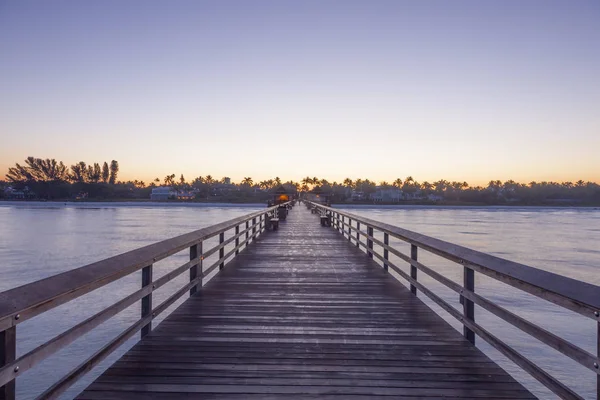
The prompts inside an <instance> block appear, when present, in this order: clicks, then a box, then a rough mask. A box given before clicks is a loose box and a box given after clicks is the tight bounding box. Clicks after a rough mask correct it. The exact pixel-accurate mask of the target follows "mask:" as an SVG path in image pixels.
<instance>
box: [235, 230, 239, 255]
mask: <svg viewBox="0 0 600 400" xmlns="http://www.w3.org/2000/svg"><path fill="white" fill-rule="evenodd" d="M239 234H240V226H239V225H236V226H235V236H237V235H239ZM239 245H240V238H239V237H236V238H235V248H236V249H237V250H236V251H235V255H236V256H237V255H238V254H240V249H238V248H237V247H238V246H239Z"/></svg>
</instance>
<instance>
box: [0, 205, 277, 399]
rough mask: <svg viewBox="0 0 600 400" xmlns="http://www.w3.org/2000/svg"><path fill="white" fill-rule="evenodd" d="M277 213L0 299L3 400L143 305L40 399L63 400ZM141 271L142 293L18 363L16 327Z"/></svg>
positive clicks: (87, 268)
mask: <svg viewBox="0 0 600 400" xmlns="http://www.w3.org/2000/svg"><path fill="white" fill-rule="evenodd" d="M276 210H277V206H275V207H270V208H266V209H264V210H261V211H258V212H254V213H252V214H248V215H245V216H242V217H239V218H235V219H232V220H229V221H226V222H222V223H220V224H217V225H213V226H210V227H207V228H203V229H200V230H197V231H194V232H191V233H187V234H184V235H181V236H177V237H174V238H172V239H168V240H164V241H162V242H159V243H155V244H152V245H149V246H146V247H142V248H139V249H136V250H133V251H129V252H127V253H123V254H120V255H118V256H115V257H112V258H108V259H106V260H102V261H99V262H96V263H93V264H90V265H86V266H84V267H81V268H77V269H74V270H71V271H68V272H64V273H62V274H58V275H55V276H52V277H49V278H47V279H43V280H40V281H37V282H33V283H30V284H27V285H24V286H20V287H17V288H15V289H11V290H8V291H6V292H3V293H0V400H13V399H14V398H15V379H16V378H17V377H18V376H19V375H21V374H22V373H24V372H25V371H27V370H29V369H31V368H32V367H33V366H35V365H36V364H38V363H39V362H41V361H42V360H44V359H45V358H47V357H48V356H50V355H52V354H54V353H56V352H57V351H59V350H60V349H62V348H64V347H65V346H67V345H69V344H70V343H72V342H73V341H75V340H76V339H78V338H80V337H81V336H83V335H85V334H86V333H88V332H90V331H91V330H93V329H94V328H95V327H97V326H98V325H100V324H102V323H103V322H105V321H107V320H108V319H109V318H111V317H113V316H114V315H116V314H118V313H119V312H121V311H123V310H125V309H126V308H127V307H129V306H131V305H132V304H134V303H135V302H138V301H140V300H141V317H140V319H139V320H138V321H137V322H135V323H134V324H133V325H131V326H130V327H129V328H127V329H126V330H125V331H123V332H122V333H121V334H120V335H118V336H117V337H116V338H114V339H113V340H112V341H110V342H109V343H108V344H106V345H105V346H104V347H102V348H101V349H100V350H98V351H97V352H95V353H94V354H93V355H91V356H90V357H89V358H88V359H86V360H85V361H84V362H83V363H81V364H80V365H79V366H77V367H76V368H75V369H73V370H72V371H70V372H69V373H68V374H67V375H66V376H64V377H63V378H62V379H60V380H59V381H58V382H56V383H55V384H54V385H52V386H51V387H50V388H48V389H47V390H46V391H45V392H44V393H42V394H41V395H39V397H38V398H39V399H48V398H56V397H57V396H59V395H60V394H61V393H63V392H64V391H65V390H67V389H68V388H69V386H71V385H72V384H73V383H75V382H76V381H77V380H78V379H79V378H80V377H81V376H83V375H84V374H86V373H87V372H89V371H90V370H91V369H92V368H93V367H94V366H96V365H97V364H98V363H99V362H100V361H102V360H103V359H104V358H106V357H107V356H108V355H109V354H110V353H112V352H113V351H114V350H116V349H117V348H118V347H119V346H120V345H122V344H123V343H124V342H125V341H126V340H128V339H129V338H130V337H132V336H133V335H134V334H135V333H136V332H138V331H141V337H144V336H146V335H147V334H148V333H149V332H150V330H151V329H152V320H153V319H155V318H156V317H157V316H158V315H159V314H160V313H162V312H163V311H164V310H165V309H167V308H168V307H169V306H170V305H172V304H173V303H174V302H175V301H177V300H178V299H179V298H181V297H182V296H183V295H184V294H186V293H188V292H189V294H190V295H193V294H194V293H195V292H196V291H197V290H198V287H202V280H203V279H204V278H206V277H207V276H208V275H209V274H211V273H212V272H214V271H215V270H216V268H219V269H222V268H223V267H224V266H225V262H226V260H228V259H229V258H230V257H235V256H236V255H237V254H238V253H239V251H240V250H241V249H242V248H244V247H246V246H248V244H249V243H250V242H252V241H253V240H254V239H255V238H256V237H257V236H259V235H260V234H261V233H262V232H264V231H265V229H266V228H267V226H266V221H268V219H269V218H270V217H272V216H273V214H274V213H275V212H276ZM240 226H242V230H240ZM231 230H234V232H233V233H232V236H231V237H229V238H228V239H225V233H226V232H228V231H231ZM217 235H218V236H219V244H218V245H216V246H214V247H212V248H211V249H207V250H204V249H203V246H202V244H203V242H204V241H206V240H207V239H210V238H213V237H216V236H217ZM232 243H235V244H234V245H233V246H234V247H233V248H232V249H231V250H230V251H228V252H227V253H225V248H226V246H227V245H229V244H232ZM186 248H189V261H188V262H186V263H185V264H183V265H181V266H180V267H177V268H175V269H173V270H172V271H170V272H169V273H167V274H166V275H164V276H162V277H160V278H158V279H156V280H153V278H152V266H153V264H154V263H156V262H157V261H159V260H162V259H165V258H167V257H169V256H171V255H173V254H176V253H178V252H181V251H182V250H185V249H186ZM216 252H219V259H218V260H217V261H216V262H214V263H213V264H212V265H210V266H209V267H208V268H204V266H203V260H205V259H206V258H207V257H209V256H211V255H212V254H215V253H216ZM139 270H142V285H141V286H142V287H141V289H140V290H138V291H136V292H134V293H132V294H130V295H129V296H127V297H125V298H124V299H122V300H120V301H118V302H116V303H114V304H113V305H111V306H109V307H107V308H105V309H104V310H102V311H100V312H98V313H96V314H95V315H93V316H91V317H89V318H88V319H86V320H85V321H83V322H81V323H79V324H77V325H75V326H74V327H72V328H70V329H68V330H67V331H65V332H63V333H61V334H60V335H58V336H56V337H54V338H52V339H50V340H48V341H47V342H46V343H44V344H42V345H41V346H38V347H37V348H35V349H33V350H31V351H30V352H28V353H26V354H24V355H23V356H21V357H19V358H17V359H16V357H15V355H16V343H17V325H19V324H20V323H22V322H24V321H27V320H28V319H30V318H33V317H35V316H36V315H39V314H41V313H44V312H46V311H48V310H51V309H53V308H55V307H57V306H60V305H61V304H64V303H66V302H69V301H72V300H74V299H76V298H78V297H80V296H82V295H84V294H86V293H89V292H91V291H94V290H96V289H98V288H101V287H103V286H105V285H107V284H109V283H111V282H114V281H116V280H118V279H121V278H123V277H125V276H127V275H130V274H132V273H134V272H137V271H139ZM187 271H189V283H188V284H186V285H185V286H183V287H182V288H180V289H179V290H177V291H176V292H175V293H173V294H172V295H171V296H170V297H168V298H167V299H166V300H165V301H164V302H162V303H161V304H159V305H158V306H154V305H153V304H152V293H153V292H154V291H156V290H157V289H159V288H160V287H161V286H163V285H165V284H166V283H167V282H169V281H171V280H173V279H174V278H176V277H177V276H180V275H181V274H183V273H185V272H187Z"/></svg>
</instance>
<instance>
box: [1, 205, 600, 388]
mask: <svg viewBox="0 0 600 400" xmlns="http://www.w3.org/2000/svg"><path fill="white" fill-rule="evenodd" d="M305 195H307V196H309V195H311V194H305ZM312 196H313V199H318V197H317V194H312ZM304 204H305V205H306V208H305V207H304V206H302V205H301V206H299V207H294V208H292V209H291V210H289V213H288V212H287V210H288V208H291V207H292V205H293V202H288V203H284V204H279V205H275V206H270V207H267V208H261V209H259V210H257V211H255V212H251V213H249V214H246V215H243V216H240V217H237V218H234V219H231V220H228V221H224V222H221V223H218V224H216V225H212V226H208V227H205V228H202V229H198V230H196V231H193V232H189V233H186V234H183V235H180V236H176V237H172V238H169V239H166V240H163V241H161V242H158V243H154V244H150V245H147V246H144V247H140V248H137V249H134V250H131V251H128V252H126V253H123V254H119V255H115V256H113V257H110V258H107V259H104V260H99V261H97V262H94V263H92V264H89V265H85V266H82V267H79V268H75V269H71V270H68V271H66V272H63V273H61V274H57V275H54V276H51V277H48V278H45V279H41V280H39V281H36V282H32V283H28V284H26V285H23V286H20V287H16V288H13V289H10V290H7V291H5V292H2V293H0V400H15V399H16V387H17V385H19V384H22V383H19V380H20V379H21V377H22V375H23V374H24V373H26V372H27V371H30V370H32V369H33V368H36V367H39V368H41V367H43V365H44V364H41V365H40V363H42V362H43V361H44V360H49V359H50V357H52V356H53V355H55V354H56V353H58V352H59V351H61V350H63V349H65V348H67V347H68V346H69V345H70V344H71V343H73V342H74V341H76V340H84V339H82V338H84V337H85V335H86V334H87V333H89V332H92V331H93V330H94V329H96V328H97V327H98V326H100V325H101V324H105V323H110V322H111V321H109V320H110V319H112V318H113V317H115V316H116V315H118V314H119V313H121V312H122V311H124V310H126V309H128V308H130V307H132V306H133V307H136V306H137V307H139V308H140V317H139V319H137V321H135V322H134V323H132V324H131V325H130V326H129V327H128V328H126V329H125V330H123V331H120V333H119V334H118V335H117V336H116V337H107V338H106V343H105V344H104V346H103V347H101V348H100V349H97V350H95V351H94V352H93V353H92V354H91V355H90V354H77V355H76V356H77V360H74V363H75V362H78V363H79V364H78V365H76V366H75V367H74V368H72V369H71V370H70V371H69V372H68V373H67V374H66V375H63V376H62V377H61V378H60V379H59V380H57V381H56V382H54V383H53V384H51V385H50V386H49V387H47V388H46V389H42V390H43V392H42V393H40V394H39V395H38V397H37V398H36V399H37V400H46V399H57V398H59V397H60V396H61V395H63V394H65V392H66V391H67V390H68V389H69V388H70V387H71V386H72V385H73V384H74V383H75V382H77V381H78V380H80V379H81V378H82V377H84V376H85V375H86V374H87V373H88V372H90V371H92V370H93V369H94V368H96V367H97V366H99V365H100V364H101V363H102V361H103V360H105V359H106V357H108V356H109V355H110V354H112V353H113V352H114V351H115V350H117V349H119V348H120V347H121V346H122V345H123V344H124V343H126V342H128V341H129V340H130V339H131V338H132V337H134V336H136V335H139V337H140V340H139V341H138V342H137V343H136V344H135V345H134V346H133V347H132V348H131V349H130V350H129V351H127V352H126V353H125V354H124V355H123V356H122V357H121V358H120V359H119V360H117V361H116V362H115V363H114V364H112V365H111V366H110V367H109V368H108V369H107V370H106V371H104V373H102V374H101V375H100V376H99V377H98V378H97V379H96V380H95V381H93V382H92V383H90V384H88V386H87V388H86V389H85V390H84V391H83V392H81V393H79V394H78V395H77V398H79V399H87V400H98V399H111V400H119V399H121V400H124V399H159V400H161V399H163V400H167V399H168V400H177V399H249V400H253V399H267V400H269V399H284V400H294V399H340V400H342V399H344V400H346V399H349V400H356V399H384V398H386V399H391V398H393V399H403V400H407V399H484V398H485V399H526V398H527V399H529V398H535V397H534V395H533V394H532V393H530V392H529V391H528V390H526V389H525V388H524V387H523V386H522V385H521V384H520V383H518V382H517V381H515V379H513V377H511V376H510V375H509V374H508V373H507V372H505V371H504V370H503V369H502V368H500V367H499V366H498V365H497V364H496V363H494V362H493V361H491V360H490V359H489V358H488V357H487V356H486V355H484V354H483V353H482V352H481V351H480V350H478V349H477V348H476V347H475V345H474V344H475V342H476V340H482V341H485V342H486V343H487V344H489V345H490V346H492V347H493V348H494V349H495V350H496V351H498V352H499V353H500V354H502V355H504V356H505V357H506V358H507V359H508V360H510V361H512V362H513V363H514V364H515V365H516V366H518V367H519V368H520V370H522V371H524V372H525V373H527V374H528V376H524V378H526V379H528V380H527V381H525V382H526V384H527V385H529V383H528V382H532V380H531V379H530V378H533V379H535V380H537V382H539V383H540V385H539V386H537V387H536V386H531V387H530V389H531V390H535V394H536V395H537V396H539V397H541V398H544V399H546V398H550V396H551V393H550V392H552V393H554V394H555V395H556V396H557V397H559V398H561V399H569V400H570V399H584V398H585V399H592V398H594V397H595V398H597V399H599V400H600V287H599V286H596V285H593V284H590V283H587V282H582V281H578V280H575V279H572V278H568V277H565V276H561V275H559V274H555V273H552V272H548V271H544V270H541V269H538V268H534V267H531V266H528V265H524V264H519V263H516V262H513V261H510V260H507V259H503V258H500V257H496V256H493V255H491V254H486V253H482V252H479V251H477V250H473V249H469V248H466V247H463V246H460V245H457V244H455V243H451V242H446V241H442V240H439V239H436V238H433V237H429V236H426V235H423V234H420V233H417V232H412V231H409V230H406V229H403V228H401V227H398V226H394V225H390V224H387V223H385V222H382V221H376V220H372V219H369V218H365V217H363V216H361V215H357V214H354V213H350V212H347V211H344V210H340V209H336V208H332V207H328V206H326V205H323V204H320V203H317V202H310V201H305V202H304ZM286 216H287V218H286ZM277 227H278V229H277ZM390 239H391V241H390ZM408 249H410V251H409V252H407V253H406V254H405V253H404V252H403V251H406V250H408ZM79 250H81V249H79ZM534 250H535V249H532V251H534ZM184 255H185V259H186V261H185V262H184V263H183V264H182V265H179V263H181V262H182V261H181V260H182V259H183V258H184V257H182V256H184ZM188 255H189V258H187V256H188ZM431 256H434V258H435V257H438V258H436V260H437V261H435V263H436V265H438V264H437V262H438V261H442V262H445V263H451V264H453V266H454V267H456V268H459V271H460V270H462V278H463V279H462V282H459V281H457V280H456V278H455V277H456V274H453V277H454V279H451V278H450V277H448V276H445V275H444V273H443V272H442V270H440V269H438V268H434V267H431V266H428V265H426V263H429V262H430V261H429V260H430V259H431ZM169 257H173V258H171V259H170V260H171V261H176V262H175V265H179V266H177V267H169V270H168V272H167V273H164V270H160V269H157V271H159V274H160V276H154V274H153V271H154V269H155V267H157V266H158V267H159V268H161V267H162V265H161V264H157V263H159V262H161V261H162V260H165V259H168V258H169ZM170 265H173V264H170ZM392 272H393V273H392ZM457 272H458V271H457ZM422 274H424V275H426V276H427V278H426V279H423V277H422ZM476 275H479V276H485V277H486V279H494V280H496V281H498V282H501V283H502V284H503V285H507V286H509V287H511V290H518V291H520V292H522V293H521V294H523V293H524V294H526V296H535V298H536V299H541V300H543V301H546V302H549V303H552V304H554V305H555V306H560V307H562V309H564V310H567V311H569V312H571V313H575V314H577V315H578V316H581V317H583V318H585V319H586V320H585V321H586V322H589V321H591V322H592V324H593V325H592V326H597V330H596V329H594V330H592V331H591V332H588V331H586V332H588V333H591V334H592V335H594V336H595V337H594V338H590V337H583V336H581V335H579V336H577V342H579V343H574V342H573V341H570V340H568V339H566V338H564V337H561V336H559V335H557V334H556V333H553V332H551V331H549V330H547V329H545V328H544V327H543V326H539V325H536V323H535V321H531V320H530V319H528V318H527V317H526V316H527V315H528V311H530V310H527V309H522V310H521V309H520V310H514V309H513V310H509V309H507V308H506V306H505V304H506V302H505V301H501V302H498V301H494V299H497V298H498V295H499V294H498V293H486V290H485V289H477V288H476V279H475V278H476ZM125 277H129V278H131V277H135V278H136V279H140V280H141V282H140V283H141V285H140V286H138V287H137V288H135V289H133V292H132V293H130V294H128V295H125V294H123V296H125V297H121V298H115V299H114V300H113V299H109V300H110V301H114V303H109V304H110V305H107V306H105V307H104V308H102V309H101V310H100V311H96V312H95V314H93V315H88V314H86V315H85V317H86V319H85V320H83V321H81V322H76V323H75V325H74V326H72V327H70V328H68V329H67V330H65V331H63V332H61V333H60V334H58V335H55V336H52V335H49V334H48V333H47V332H46V331H45V330H40V332H39V336H42V339H43V340H41V341H40V343H42V344H40V345H39V346H38V347H36V348H34V349H31V350H29V351H28V352H26V353H24V354H19V353H18V352H17V342H18V339H19V338H21V337H27V338H28V337H29V336H27V334H25V335H23V334H19V332H20V331H19V330H18V328H19V325H20V324H21V323H23V322H26V321H28V320H30V319H32V318H35V317H36V316H38V315H41V314H44V313H45V312H47V311H49V310H53V309H55V308H57V307H59V306H61V305H63V304H66V303H68V302H77V301H80V300H79V298H81V297H82V296H84V295H86V294H88V293H91V292H93V291H95V290H97V289H100V288H103V287H106V286H107V285H109V284H111V283H116V282H117V281H119V280H120V279H122V278H125ZM396 278H398V279H400V280H401V281H399V280H397V279H396ZM431 279H433V280H435V281H436V282H437V283H439V284H441V285H443V286H444V287H445V288H446V290H450V291H452V292H453V293H455V294H456V297H454V296H451V297H447V296H444V297H442V296H440V295H439V294H438V293H436V292H437V291H439V288H440V285H431V284H430V283H431ZM169 282H171V283H173V285H167V284H168V283H169ZM401 282H402V283H406V286H404V285H403V284H402V283H401ZM175 283H177V284H175ZM177 288H178V289H177ZM476 289H477V290H476ZM158 290H162V292H159V293H158V294H161V296H154V303H153V294H154V293H155V292H156V291H158ZM165 294H166V296H168V297H166V299H165ZM417 294H418V296H417ZM490 294H493V296H490ZM425 296H426V297H427V298H428V299H429V300H431V301H432V302H433V303H435V304H436V305H437V306H439V309H438V310H442V312H444V313H445V314H444V316H451V317H453V318H455V319H456V320H457V321H458V322H459V323H460V325H462V328H463V329H462V330H463V331H462V332H458V331H457V330H456V329H454V328H453V327H451V326H450V325H449V324H448V323H447V322H446V321H445V320H444V319H443V318H442V317H440V316H439V315H438V314H436V312H434V311H433V310H432V309H431V308H429V307H428V306H427V305H426V304H425V303H424V302H423V301H422V300H421V297H425ZM158 299H160V300H161V302H160V303H159V304H156V303H157V300H158ZM182 299H185V300H184V301H183V302H181V303H177V302H178V301H179V300H182ZM445 299H448V300H445ZM456 299H460V305H459V307H457V304H452V303H455V302H456ZM107 303H108V302H107ZM174 304H180V305H179V307H177V308H176V309H175V310H174V311H173V312H172V313H171V314H170V315H168V316H167V317H166V318H165V319H164V320H163V321H162V322H161V323H160V324H158V325H155V326H154V327H153V326H152V323H153V320H155V319H156V318H157V317H159V316H160V314H161V313H164V312H165V311H166V310H170V307H171V306H173V305H174ZM524 304H525V303H524ZM476 305H477V307H478V310H485V312H487V313H491V314H493V315H494V316H496V317H497V318H499V319H501V320H503V321H504V322H505V323H508V324H509V325H510V326H511V327H513V328H516V329H518V330H520V331H521V333H524V334H526V335H528V336H527V337H529V338H530V339H531V340H535V341H538V342H539V343H541V344H543V345H545V346H547V348H549V349H552V350H554V351H556V360H554V359H553V360H552V363H553V368H552V370H550V368H547V367H546V368H545V365H547V364H541V365H540V364H537V363H536V362H535V360H532V359H534V358H536V357H534V356H535V354H532V353H531V352H520V351H519V350H518V349H516V348H514V347H513V346H511V345H510V344H509V342H507V341H505V339H506V338H503V337H500V336H499V335H498V329H497V327H495V326H486V327H484V326H482V325H481V324H480V323H479V322H478V321H477V318H476V313H475V311H477V310H476V309H475V306H476ZM522 307H523V308H525V307H527V306H526V305H523V306H522ZM461 308H462V309H461ZM478 312H479V311H478ZM89 314H92V311H90V312H89ZM78 320H80V319H78ZM51 322H52V321H50V323H51ZM153 328H154V329H153ZM577 329H579V328H577ZM581 332H584V331H583V330H581ZM44 335H45V336H46V337H44ZM574 337H575V336H574ZM571 339H572V338H571ZM590 339H592V341H593V340H596V343H597V346H595V347H596V348H595V349H594V348H593V346H592V347H591V346H589V343H590ZM565 359H570V361H569V360H567V361H569V363H570V364H567V363H563V362H564V361H565ZM572 361H575V362H576V363H577V364H578V365H579V366H581V367H583V368H581V369H580V371H581V373H582V376H584V375H583V374H584V373H585V374H587V375H585V376H586V379H588V378H589V379H590V380H589V381H588V382H590V384H593V386H594V387H593V388H589V387H577V388H574V387H572V385H573V382H562V381H561V380H560V379H559V378H557V377H555V376H553V374H552V372H554V373H556V368H555V367H556V366H565V367H564V368H568V367H567V365H573V363H572ZM45 365H46V366H48V365H53V364H52V363H45ZM46 368H47V367H46ZM31 372H33V371H31ZM30 377H31V375H30ZM28 379H31V378H28ZM542 386H544V387H545V388H546V389H547V391H546V389H544V388H542ZM528 387H529V386H528Z"/></svg>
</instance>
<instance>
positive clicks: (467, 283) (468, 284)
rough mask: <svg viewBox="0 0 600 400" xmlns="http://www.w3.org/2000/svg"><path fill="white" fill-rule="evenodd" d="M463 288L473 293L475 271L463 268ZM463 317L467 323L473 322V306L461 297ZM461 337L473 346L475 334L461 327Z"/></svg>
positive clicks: (469, 301)
mask: <svg viewBox="0 0 600 400" xmlns="http://www.w3.org/2000/svg"><path fill="white" fill-rule="evenodd" d="M463 287H464V288H465V290H469V291H471V292H475V271H473V270H472V269H471V268H468V267H463ZM463 315H464V318H465V319H468V320H469V321H473V322H474V321H475V304H473V302H472V301H471V300H469V299H467V298H466V297H463ZM463 335H464V337H465V338H467V340H468V341H469V342H471V343H473V344H475V332H473V331H472V330H471V329H469V328H467V327H466V326H464V325H463Z"/></svg>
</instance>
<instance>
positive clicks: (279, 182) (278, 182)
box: [274, 176, 281, 186]
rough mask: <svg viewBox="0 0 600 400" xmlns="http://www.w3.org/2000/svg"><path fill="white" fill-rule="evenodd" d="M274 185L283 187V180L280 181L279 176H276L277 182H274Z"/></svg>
mask: <svg viewBox="0 0 600 400" xmlns="http://www.w3.org/2000/svg"><path fill="white" fill-rule="evenodd" d="M274 183H275V185H277V186H279V185H281V179H280V178H279V177H278V176H276V177H275V181H274Z"/></svg>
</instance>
